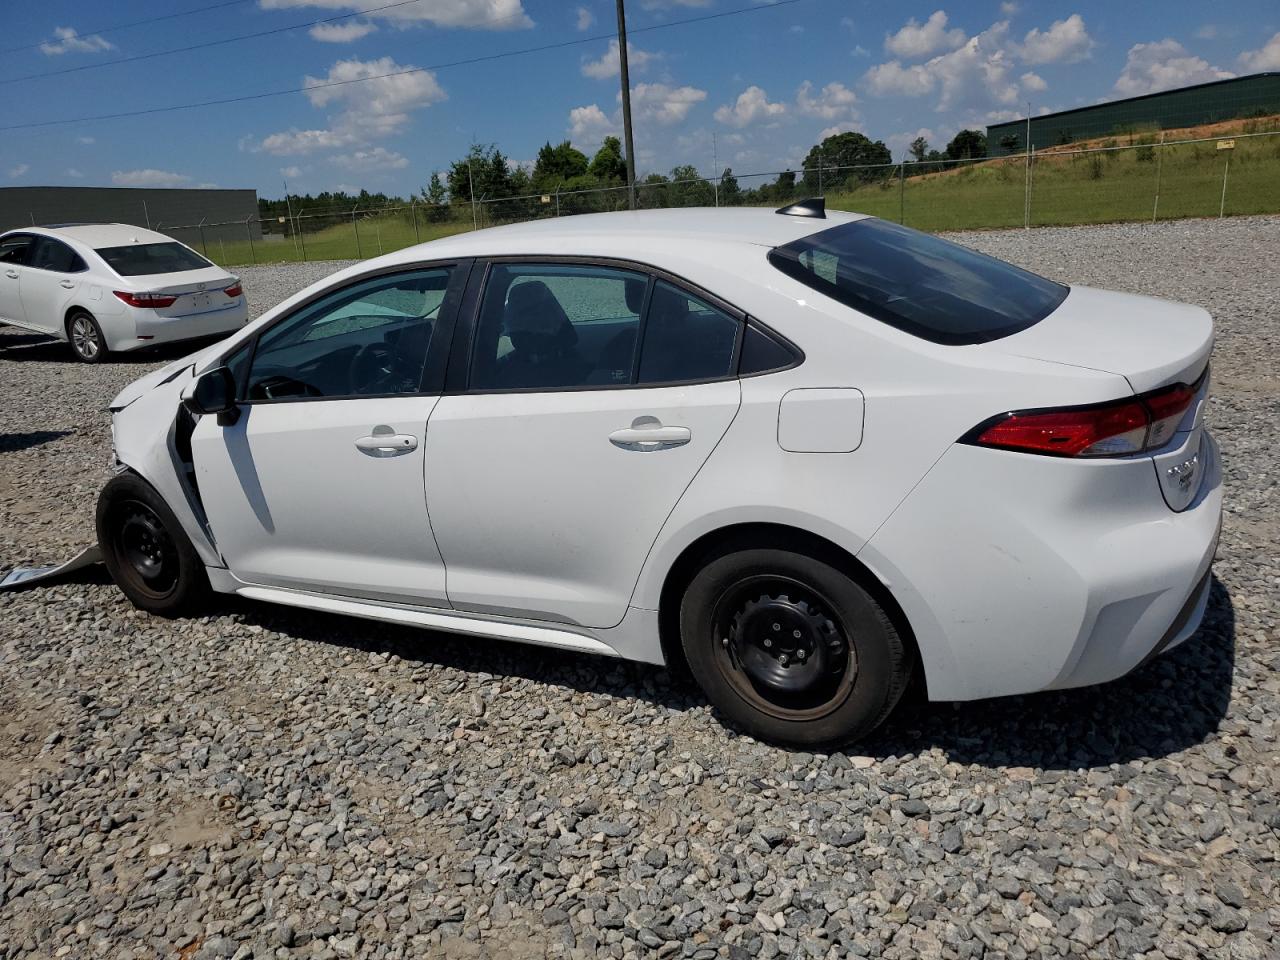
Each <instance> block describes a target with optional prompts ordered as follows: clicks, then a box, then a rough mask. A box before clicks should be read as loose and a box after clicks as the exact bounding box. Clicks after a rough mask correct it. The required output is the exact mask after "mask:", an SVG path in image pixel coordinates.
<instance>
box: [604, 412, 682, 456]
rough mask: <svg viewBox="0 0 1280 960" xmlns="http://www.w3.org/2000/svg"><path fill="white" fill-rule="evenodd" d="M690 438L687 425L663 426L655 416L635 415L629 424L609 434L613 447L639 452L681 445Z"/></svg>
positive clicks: (667, 448)
mask: <svg viewBox="0 0 1280 960" xmlns="http://www.w3.org/2000/svg"><path fill="white" fill-rule="evenodd" d="M692 439H693V434H692V433H690V431H689V428H688V427H664V426H663V425H662V423H661V421H659V420H658V418H657V417H636V419H635V420H633V421H632V422H631V426H629V427H625V428H623V429H622V430H615V431H613V433H611V434H609V442H610V443H612V444H613V445H614V446H615V447H619V448H621V449H623V450H635V451H638V452H640V453H652V452H653V451H655V450H670V449H671V448H672V447H682V446H684V445H685V444H686V443H688V442H689V441H690V440H692Z"/></svg>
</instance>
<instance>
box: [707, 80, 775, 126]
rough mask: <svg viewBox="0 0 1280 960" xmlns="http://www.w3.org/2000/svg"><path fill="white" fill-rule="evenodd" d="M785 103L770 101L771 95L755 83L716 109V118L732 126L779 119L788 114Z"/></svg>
mask: <svg viewBox="0 0 1280 960" xmlns="http://www.w3.org/2000/svg"><path fill="white" fill-rule="evenodd" d="M786 112H787V107H786V104H783V103H770V102H769V96H768V94H766V93H765V92H764V90H762V89H761V88H760V87H757V86H755V85H754V84H753V85H752V86H750V87H747V89H745V90H743V91H742V92H741V93H740V94H738V99H737V100H735V101H734V102H733V103H731V104H729V103H727V104H725V105H724V106H722V107H720V108H719V109H717V110H716V114H715V116H716V119H717V120H719V121H720V122H721V123H726V124H728V125H729V126H731V127H739V128H741V127H746V126H750V125H751V124H753V123H756V122H757V121H760V120H777V119H778V118H779V117H782V116H784V115H785V114H786Z"/></svg>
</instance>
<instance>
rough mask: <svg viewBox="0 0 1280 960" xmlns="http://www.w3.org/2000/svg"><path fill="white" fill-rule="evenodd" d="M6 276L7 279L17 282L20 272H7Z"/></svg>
mask: <svg viewBox="0 0 1280 960" xmlns="http://www.w3.org/2000/svg"><path fill="white" fill-rule="evenodd" d="M4 275H5V276H6V277H8V278H9V279H10V280H17V279H18V271H17V270H6V271H5V272H4Z"/></svg>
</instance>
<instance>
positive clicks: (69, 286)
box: [58, 280, 76, 290]
mask: <svg viewBox="0 0 1280 960" xmlns="http://www.w3.org/2000/svg"><path fill="white" fill-rule="evenodd" d="M58 286H60V287H66V288H67V289H68V290H74V289H75V288H76V282H75V281H74V280H59V281H58Z"/></svg>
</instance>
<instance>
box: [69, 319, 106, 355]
mask: <svg viewBox="0 0 1280 960" xmlns="http://www.w3.org/2000/svg"><path fill="white" fill-rule="evenodd" d="M67 342H68V343H69V344H71V352H72V353H74V354H75V355H76V357H77V359H79V360H80V361H81V362H83V363H101V362H102V361H103V360H105V359H106V356H107V341H106V338H105V337H103V335H102V328H101V327H100V326H98V321H97V320H95V319H94V318H93V316H92V315H91V314H89V313H86V312H85V311H84V310H77V311H76V312H75V313H73V314H72V315H71V316H70V317H68V318H67Z"/></svg>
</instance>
